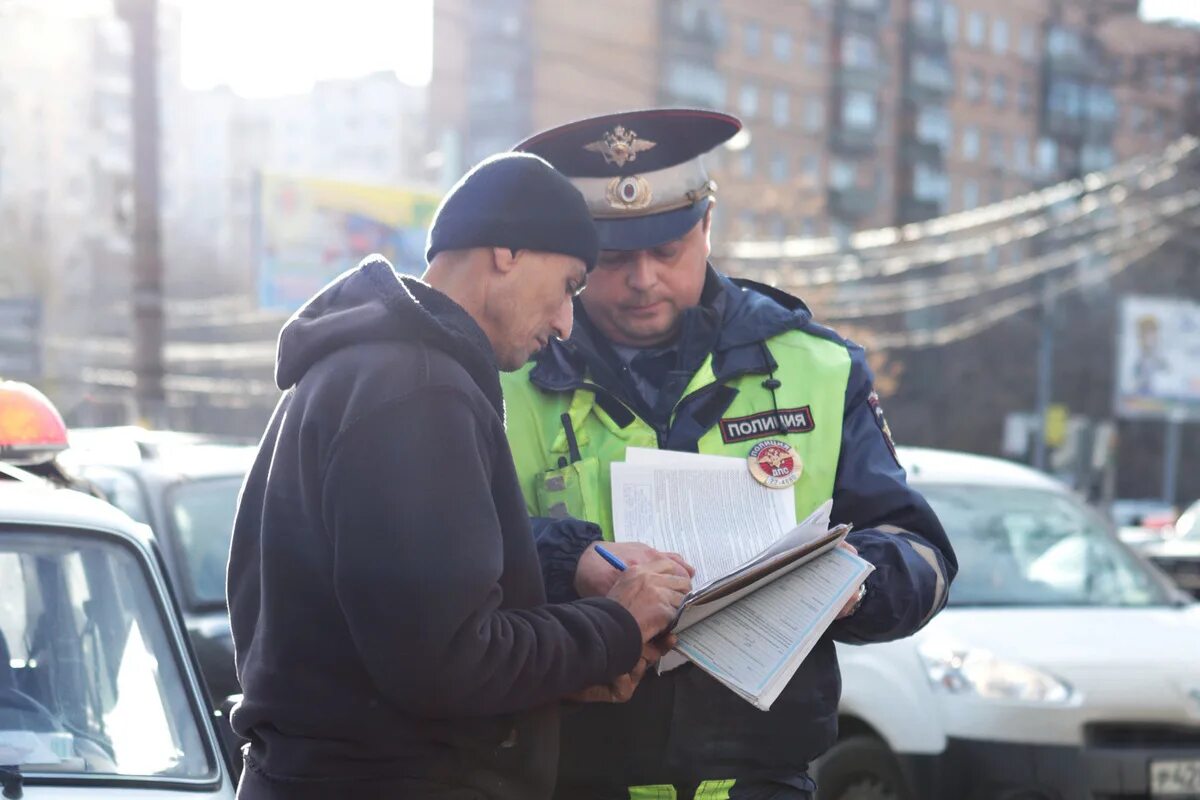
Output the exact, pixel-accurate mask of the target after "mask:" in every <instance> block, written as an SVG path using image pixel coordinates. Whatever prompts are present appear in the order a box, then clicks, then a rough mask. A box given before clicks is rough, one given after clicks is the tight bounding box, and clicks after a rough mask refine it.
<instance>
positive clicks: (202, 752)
mask: <svg viewBox="0 0 1200 800" xmlns="http://www.w3.org/2000/svg"><path fill="white" fill-rule="evenodd" d="M163 613H164V612H163V608H162V607H161V605H160V604H159V603H157V602H156V600H155V595H154V594H153V593H152V590H151V587H150V585H149V583H148V576H147V573H146V572H145V571H144V568H143V564H142V563H141V562H140V561H139V559H138V558H137V557H136V556H135V554H134V553H133V552H132V550H131V549H130V548H128V547H126V546H123V545H121V544H119V543H117V542H115V541H109V540H107V539H98V538H95V537H83V536H76V535H72V534H69V533H66V532H62V531H54V532H49V531H44V530H43V531H38V530H36V529H26V530H11V529H8V530H2V531H0V763H2V764H15V765H18V766H19V767H20V768H21V770H22V772H24V773H25V774H27V775H28V774H33V773H52V774H56V775H67V774H75V773H85V774H89V775H120V776H128V777H146V778H149V779H153V780H155V781H162V780H169V779H173V778H178V779H187V780H195V779H202V778H209V777H213V776H215V774H216V772H215V769H216V767H215V763H214V761H213V757H212V753H211V751H210V749H209V748H208V747H207V746H206V745H205V743H204V739H203V736H202V733H201V730H202V729H201V723H200V721H199V719H198V718H197V716H196V708H195V705H194V703H192V702H191V699H190V698H191V694H190V693H189V691H188V689H187V683H186V682H185V679H184V677H183V675H182V673H181V670H180V662H179V660H178V645H177V644H174V642H175V640H174V639H173V637H171V635H170V633H169V631H168V630H167V629H166V628H165V625H164V617H163Z"/></svg>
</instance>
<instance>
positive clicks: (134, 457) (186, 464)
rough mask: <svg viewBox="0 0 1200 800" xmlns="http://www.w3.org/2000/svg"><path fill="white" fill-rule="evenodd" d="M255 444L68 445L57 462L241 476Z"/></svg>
mask: <svg viewBox="0 0 1200 800" xmlns="http://www.w3.org/2000/svg"><path fill="white" fill-rule="evenodd" d="M257 452H258V448H257V447H256V446H254V445H242V444H210V443H204V444H191V443H182V442H176V443H173V444H170V445H167V446H164V447H162V448H161V449H156V450H154V451H152V452H147V451H143V452H139V451H138V450H137V449H136V448H135V449H134V450H133V451H130V450H128V449H126V448H124V447H121V446H118V447H115V448H102V447H93V446H91V443H89V445H88V446H86V447H84V448H80V449H76V448H74V447H71V448H69V449H68V450H67V451H66V452H64V453H63V454H61V455H60V456H59V462H60V463H62V464H63V466H64V467H65V468H66V469H67V470H68V471H69V472H77V471H78V470H79V469H80V468H86V467H89V466H106V467H118V468H121V469H124V470H127V471H130V472H136V473H138V474H141V475H145V476H147V477H156V478H160V479H162V480H171V481H174V480H202V479H204V478H224V477H239V478H240V477H242V476H244V475H245V474H246V473H247V472H249V470H250V466H251V465H252V464H253V463H254V456H255V454H256V453H257Z"/></svg>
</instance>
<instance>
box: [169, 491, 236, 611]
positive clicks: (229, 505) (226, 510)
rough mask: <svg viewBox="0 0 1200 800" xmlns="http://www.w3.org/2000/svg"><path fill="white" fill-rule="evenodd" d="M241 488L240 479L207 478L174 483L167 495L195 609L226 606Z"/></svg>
mask: <svg viewBox="0 0 1200 800" xmlns="http://www.w3.org/2000/svg"><path fill="white" fill-rule="evenodd" d="M241 486H242V479H241V478H240V477H225V478H206V479H204V480H194V481H185V482H183V483H178V484H175V486H174V487H172V489H171V490H170V492H169V493H168V495H167V506H168V513H169V516H170V525H171V526H172V528H173V529H174V533H175V542H176V544H177V547H178V550H179V555H180V556H181V557H182V559H183V561H184V563H185V565H186V570H187V575H186V580H187V582H188V594H189V596H190V598H191V601H192V602H191V603H190V604H189V605H191V606H192V607H212V608H216V607H224V605H225V565H226V563H227V562H228V561H229V540H230V537H231V536H232V535H233V516H234V513H235V512H236V511H237V497H238V491H239V490H240V489H241Z"/></svg>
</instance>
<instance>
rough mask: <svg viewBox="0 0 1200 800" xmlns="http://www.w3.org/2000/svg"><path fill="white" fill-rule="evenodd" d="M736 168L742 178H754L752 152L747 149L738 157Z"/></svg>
mask: <svg viewBox="0 0 1200 800" xmlns="http://www.w3.org/2000/svg"><path fill="white" fill-rule="evenodd" d="M738 167H739V171H740V172H741V174H742V177H743V178H753V177H754V150H753V149H751V148H749V147H747V148H746V149H745V150H743V151H742V154H741V156H739V157H738Z"/></svg>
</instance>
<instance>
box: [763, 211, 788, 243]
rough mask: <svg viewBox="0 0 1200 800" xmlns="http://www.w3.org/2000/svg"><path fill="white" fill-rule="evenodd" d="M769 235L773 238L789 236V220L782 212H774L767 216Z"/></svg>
mask: <svg viewBox="0 0 1200 800" xmlns="http://www.w3.org/2000/svg"><path fill="white" fill-rule="evenodd" d="M767 236H769V237H771V238H772V239H782V238H784V237H785V236H787V222H786V221H785V220H784V218H783V215H782V214H778V213H776V214H772V215H771V216H770V217H768V218H767Z"/></svg>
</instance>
